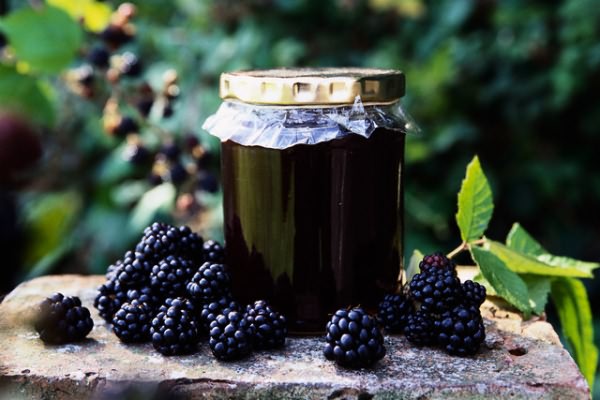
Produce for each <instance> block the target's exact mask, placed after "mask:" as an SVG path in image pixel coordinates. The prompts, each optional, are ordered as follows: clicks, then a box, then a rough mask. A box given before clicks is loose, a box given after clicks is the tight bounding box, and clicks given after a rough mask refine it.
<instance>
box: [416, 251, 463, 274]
mask: <svg viewBox="0 0 600 400" xmlns="http://www.w3.org/2000/svg"><path fill="white" fill-rule="evenodd" d="M419 269H420V270H421V272H429V271H431V270H438V269H451V270H455V269H456V265H455V264H454V261H452V260H451V259H449V258H448V257H446V256H445V255H444V254H442V253H441V252H436V253H433V254H429V255H427V256H425V257H423V260H421V262H420V263H419Z"/></svg>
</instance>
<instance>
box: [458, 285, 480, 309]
mask: <svg viewBox="0 0 600 400" xmlns="http://www.w3.org/2000/svg"><path fill="white" fill-rule="evenodd" d="M462 289H463V293H464V298H463V302H465V303H467V304H470V305H474V306H476V307H479V306H480V305H482V304H483V302H484V301H485V295H486V292H485V287H484V286H483V285H480V284H479V283H477V282H473V281H470V280H469V281H465V282H463V284H462Z"/></svg>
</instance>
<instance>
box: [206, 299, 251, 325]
mask: <svg viewBox="0 0 600 400" xmlns="http://www.w3.org/2000/svg"><path fill="white" fill-rule="evenodd" d="M231 311H238V312H241V311H242V307H241V306H240V305H239V303H238V302H237V301H235V300H233V299H232V298H231V297H229V296H225V297H221V298H220V299H219V300H217V301H213V302H210V303H205V304H204V305H203V306H202V311H200V317H199V320H200V330H201V331H202V332H203V333H206V334H208V333H209V331H210V323H211V322H213V321H214V320H215V319H216V318H217V317H218V316H219V315H220V314H223V315H227V314H229V313H230V312H231Z"/></svg>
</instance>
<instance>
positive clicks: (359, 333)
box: [323, 308, 385, 368]
mask: <svg viewBox="0 0 600 400" xmlns="http://www.w3.org/2000/svg"><path fill="white" fill-rule="evenodd" d="M325 329H326V331H327V334H326V336H325V340H326V341H327V344H326V345H325V348H324V349H323V354H324V355H325V357H326V358H327V359H328V360H335V362H336V363H338V364H339V365H342V366H344V367H349V368H363V367H368V366H369V365H371V364H374V363H375V362H377V361H379V360H381V359H382V358H383V356H385V347H384V344H383V336H382V334H381V331H380V329H379V327H378V326H377V321H376V320H375V319H374V318H373V317H371V316H369V315H368V314H367V313H366V311H365V310H363V309H362V308H353V309H351V310H344V309H340V310H338V311H336V312H335V314H334V315H333V317H331V320H330V321H329V322H327V326H326V328H325Z"/></svg>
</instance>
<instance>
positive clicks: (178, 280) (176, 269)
mask: <svg viewBox="0 0 600 400" xmlns="http://www.w3.org/2000/svg"><path fill="white" fill-rule="evenodd" d="M192 267H193V264H192V263H191V262H190V261H188V260H187V259H185V258H183V257H177V256H168V257H167V258H165V259H164V260H162V261H160V262H159V263H158V264H156V265H155V266H154V267H152V273H151V274H150V286H151V287H152V289H153V290H155V291H156V293H157V294H159V295H161V296H163V297H168V296H170V297H174V296H177V295H179V294H181V293H183V292H184V291H185V285H186V283H187V281H188V280H189V279H190V277H191V276H192V274H193V272H194V271H193V269H192Z"/></svg>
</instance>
